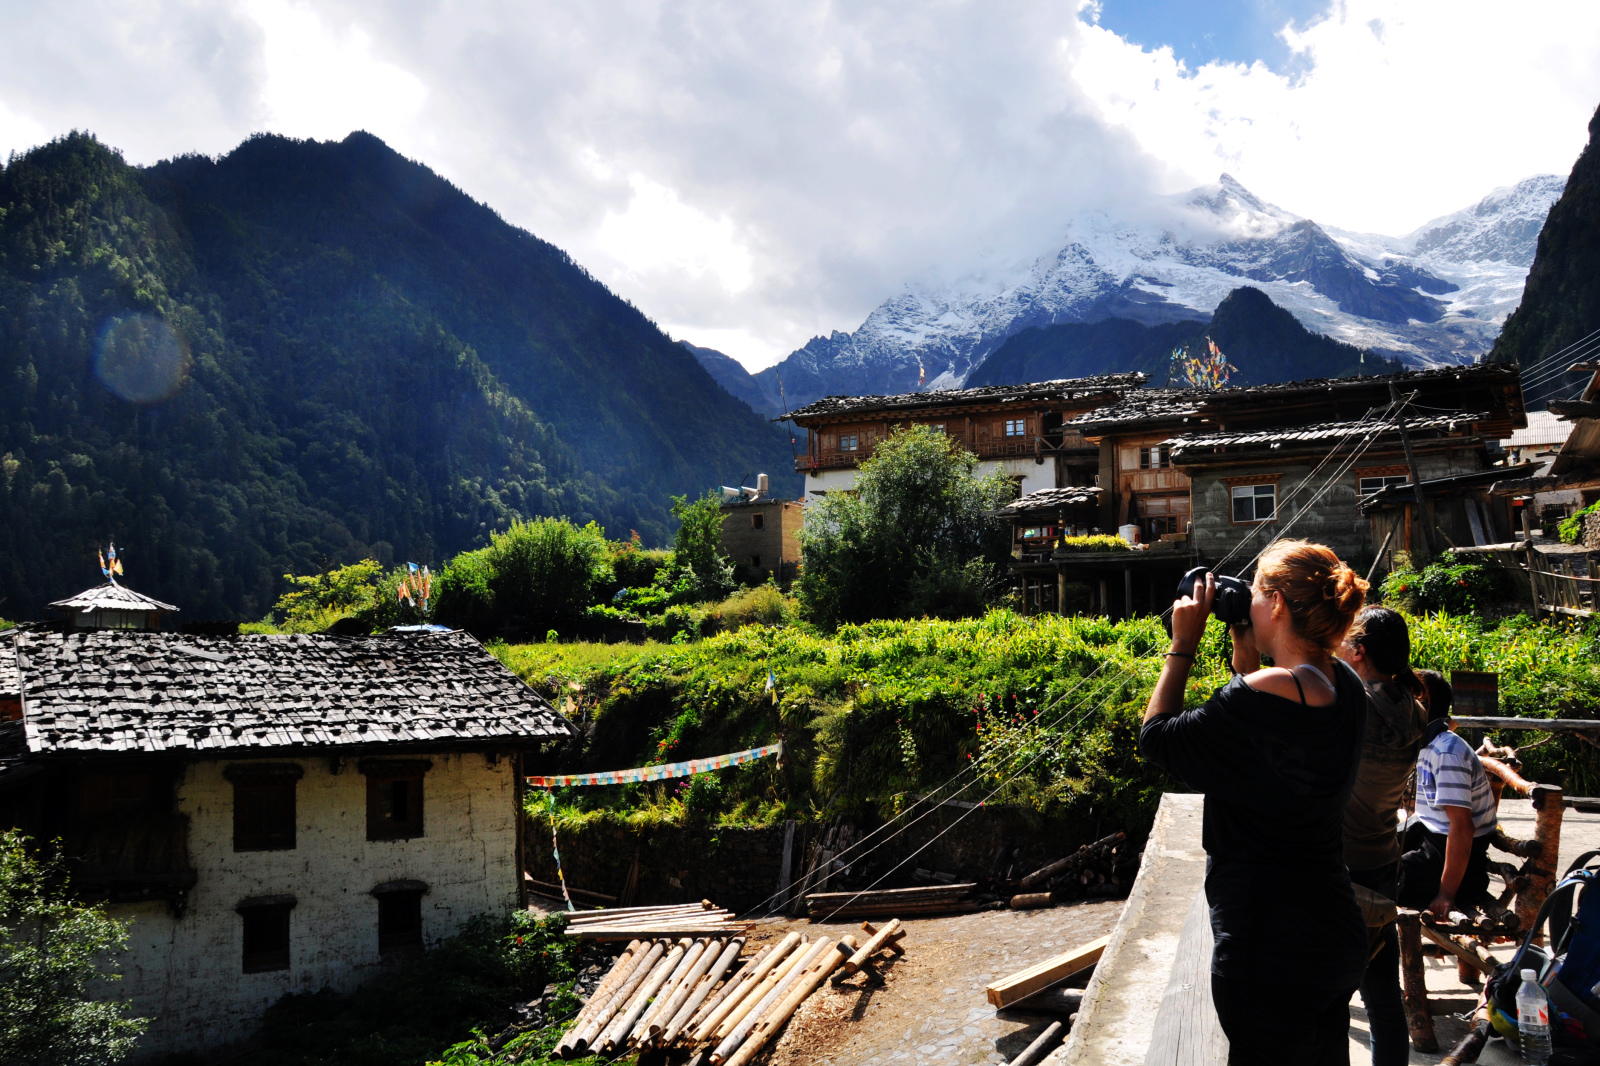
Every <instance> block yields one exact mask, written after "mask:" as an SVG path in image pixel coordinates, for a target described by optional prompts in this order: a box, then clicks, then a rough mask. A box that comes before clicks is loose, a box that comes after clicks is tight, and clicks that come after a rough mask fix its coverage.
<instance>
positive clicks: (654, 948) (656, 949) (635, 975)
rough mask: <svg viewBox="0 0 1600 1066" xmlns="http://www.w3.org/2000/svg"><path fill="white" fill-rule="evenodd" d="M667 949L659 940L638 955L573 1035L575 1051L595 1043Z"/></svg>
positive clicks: (571, 1044)
mask: <svg viewBox="0 0 1600 1066" xmlns="http://www.w3.org/2000/svg"><path fill="white" fill-rule="evenodd" d="M666 951H667V946H666V945H665V944H663V943H662V942H661V941H659V940H658V941H656V942H655V943H653V944H651V945H650V946H649V948H648V949H646V950H645V951H643V952H641V953H640V954H639V955H638V956H637V958H638V964H637V965H636V966H633V967H632V968H631V969H630V970H629V971H628V976H627V977H626V978H621V979H619V981H618V984H617V987H616V989H615V990H614V991H613V992H612V993H611V995H610V997H609V998H608V999H606V1000H605V1001H603V1002H602V1003H601V1004H600V1006H599V1007H597V1008H596V1009H595V1012H594V1014H592V1015H591V1016H590V1018H589V1020H588V1021H587V1022H586V1023H584V1026H583V1028H582V1029H579V1030H578V1032H577V1035H575V1036H573V1037H572V1040H571V1042H570V1043H569V1044H568V1046H569V1047H570V1048H572V1050H573V1051H583V1050H585V1049H586V1048H588V1047H589V1046H590V1045H591V1044H593V1043H594V1040H595V1037H597V1036H598V1035H599V1034H600V1033H601V1032H603V1031H604V1029H605V1027H606V1026H607V1025H608V1024H609V1023H610V1021H611V1019H612V1018H613V1017H614V1016H615V1015H616V1013H617V1011H619V1010H621V1009H622V1008H623V1006H624V1005H625V1004H626V1003H627V1002H628V1001H629V1000H630V999H632V998H633V993H634V992H635V991H636V990H637V989H638V987H639V985H641V984H642V983H643V982H644V981H645V980H646V979H647V978H648V977H649V976H650V972H651V971H652V970H654V969H655V967H656V964H657V963H659V962H660V961H661V957H662V956H663V955H665V954H666ZM591 998H592V997H591ZM569 1035H571V1034H569Z"/></svg>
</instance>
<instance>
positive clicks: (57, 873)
mask: <svg viewBox="0 0 1600 1066" xmlns="http://www.w3.org/2000/svg"><path fill="white" fill-rule="evenodd" d="M27 844H28V840H27V838H26V837H24V836H23V835H22V834H21V833H20V832H19V831H17V830H14V829H13V830H7V831H6V832H5V833H0V1062H5V1063H19V1064H20V1063H49V1064H51V1066H79V1064H81V1066H96V1064H99V1063H109V1062H115V1061H117V1060H118V1059H121V1058H123V1057H125V1056H126V1055H128V1054H129V1053H130V1052H131V1051H133V1049H134V1044H135V1042H136V1041H137V1040H138V1038H139V1034H140V1033H142V1032H144V1029H145V1025H146V1024H147V1023H146V1022H145V1020H144V1019H142V1018H125V1017H123V1012H124V1010H125V1009H126V1008H127V1004H125V1003H112V1002H105V1001H104V1000H103V998H100V997H93V998H92V997H91V995H90V988H91V986H93V985H97V984H99V983H100V982H102V981H116V980H120V979H121V975H120V974H118V973H117V972H116V962H115V956H116V954H117V953H119V952H121V951H122V950H124V949H125V948H126V947H127V944H128V925H127V923H126V922H119V921H117V920H116V919H114V918H111V917H109V916H108V915H107V914H106V912H105V908H104V907H100V906H84V905H82V904H80V903H77V902H75V901H74V900H73V899H72V898H71V897H70V896H69V895H68V893H67V882H66V877H65V874H64V873H63V871H62V869H61V868H60V863H59V862H58V861H50V862H40V861H39V860H38V859H37V858H35V857H34V856H33V855H31V854H30V853H29V851H28V847H27ZM101 959H106V960H108V962H109V966H108V967H107V968H106V969H105V970H102V969H101V967H100V965H99V961H100V960H101Z"/></svg>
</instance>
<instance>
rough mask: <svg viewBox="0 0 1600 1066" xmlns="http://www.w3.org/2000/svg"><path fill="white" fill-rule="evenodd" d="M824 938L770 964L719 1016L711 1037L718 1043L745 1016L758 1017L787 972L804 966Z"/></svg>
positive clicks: (737, 1025) (736, 1026)
mask: <svg viewBox="0 0 1600 1066" xmlns="http://www.w3.org/2000/svg"><path fill="white" fill-rule="evenodd" d="M826 939H827V938H826V937H824V938H822V939H820V940H813V941H811V942H810V943H806V944H801V945H800V946H799V947H796V948H795V949H794V951H793V952H791V953H790V955H789V957H788V958H787V959H784V960H783V961H782V962H781V963H779V964H778V965H777V966H774V967H773V968H772V972H771V973H769V974H767V976H766V978H765V979H763V980H762V982H761V983H760V984H758V985H756V986H755V987H754V988H752V989H750V990H749V991H748V992H747V993H746V994H745V996H744V998H743V999H741V1000H740V1001H739V1005H738V1006H737V1007H735V1008H733V1010H731V1011H729V1012H728V1016H727V1017H726V1018H724V1019H722V1024H721V1025H719V1026H717V1031H716V1032H714V1033H712V1034H711V1040H712V1041H714V1042H716V1043H718V1044H721V1043H723V1042H724V1041H726V1040H727V1039H728V1037H730V1036H731V1035H733V1033H735V1032H737V1031H738V1030H739V1029H741V1028H742V1027H743V1026H744V1023H745V1021H746V1020H747V1019H748V1020H751V1021H752V1022H753V1021H754V1020H756V1019H759V1017H760V1012H761V1010H762V1009H763V1004H765V1003H767V1002H768V1001H769V999H770V997H771V996H772V993H773V992H775V991H777V989H778V988H779V987H780V986H787V985H788V983H789V978H790V976H791V975H792V974H794V973H796V972H798V971H800V970H802V969H804V968H805V967H806V965H807V964H808V963H809V962H810V961H811V956H813V955H815V954H816V952H817V948H818V945H820V944H822V943H824V942H825V941H826Z"/></svg>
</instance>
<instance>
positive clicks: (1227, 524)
mask: <svg viewBox="0 0 1600 1066" xmlns="http://www.w3.org/2000/svg"><path fill="white" fill-rule="evenodd" d="M1392 397H1399V398H1401V399H1403V400H1405V401H1406V406H1405V409H1404V421H1405V423H1406V427H1407V433H1408V436H1410V438H1411V440H1410V443H1411V449H1410V450H1411V453H1412V455H1411V457H1410V458H1409V459H1408V457H1407V454H1406V452H1407V449H1406V442H1405V441H1404V440H1402V438H1401V435H1400V428H1399V426H1400V419H1399V418H1398V417H1396V412H1398V411H1399V410H1400V407H1399V405H1398V404H1396V403H1394V401H1393V399H1392ZM1526 423H1527V415H1526V411H1525V410H1524V406H1523V398H1522V388H1521V377H1520V373H1519V371H1518V370H1517V368H1516V367H1514V366H1510V365H1506V364H1484V365H1479V366H1470V367H1446V368H1440V369H1437V370H1422V371H1408V372H1405V373H1401V374H1394V375H1387V376H1382V377H1355V378H1324V379H1315V380H1310V381H1295V382H1286V383H1283V384H1277V385H1263V386H1257V387H1253V388H1245V389H1215V390H1210V389H1133V390H1129V391H1127V392H1126V393H1124V395H1123V396H1122V397H1121V398H1120V399H1118V400H1116V401H1114V402H1111V403H1108V404H1103V405H1101V406H1099V407H1097V408H1095V409H1094V410H1091V411H1087V412H1085V413H1084V414H1082V415H1079V416H1077V417H1076V418H1072V419H1067V420H1064V421H1063V422H1062V423H1061V424H1060V425H1059V427H1058V428H1057V432H1059V433H1060V434H1061V437H1060V438H1059V439H1060V441H1061V442H1062V443H1064V444H1070V446H1071V447H1073V448H1076V447H1077V446H1078V444H1079V442H1082V443H1084V444H1087V445H1089V446H1092V447H1094V448H1096V449H1097V459H1098V481H1097V484H1098V486H1099V488H1100V491H1099V492H1098V493H1096V494H1094V496H1093V497H1092V502H1091V498H1090V497H1089V496H1087V495H1084V496H1082V497H1074V498H1073V508H1072V509H1071V510H1070V513H1071V514H1073V515H1076V516H1079V517H1077V519H1076V522H1075V523H1074V522H1073V521H1072V520H1070V519H1068V518H1067V517H1066V515H1067V514H1068V513H1069V512H1068V511H1061V517H1060V518H1059V519H1058V521H1057V525H1058V527H1059V528H1060V529H1061V530H1063V531H1066V530H1067V529H1069V528H1070V527H1072V526H1073V525H1074V524H1076V525H1079V526H1082V525H1089V526H1090V527H1091V529H1090V531H1094V530H1095V529H1098V530H1104V531H1108V532H1109V531H1115V530H1117V529H1119V528H1120V529H1123V530H1124V531H1125V532H1127V533H1128V534H1129V539H1132V540H1135V541H1137V544H1136V545H1135V546H1134V548H1133V550H1131V551H1094V552H1083V551H1074V550H1071V549H1070V547H1066V548H1064V547H1063V546H1061V545H1060V544H1055V545H1054V546H1053V547H1052V549H1051V550H1050V551H1049V552H1043V551H1041V550H1031V551H1030V550H1023V549H1021V548H1019V550H1017V551H1015V552H1014V553H1013V559H1014V561H1013V564H1012V569H1013V573H1014V575H1015V577H1016V580H1017V586H1018V588H1019V591H1021V592H1022V593H1023V596H1024V599H1025V601H1026V602H1027V604H1028V606H1029V609H1030V610H1034V609H1048V608H1047V607H1046V604H1048V603H1051V602H1053V603H1054V604H1055V605H1056V606H1055V609H1057V610H1067V611H1073V610H1093V611H1096V612H1097V613H1106V614H1111V615H1116V616H1127V615H1131V614H1134V613H1140V612H1144V611H1149V612H1151V613H1157V612H1160V611H1162V610H1164V609H1165V608H1166V606H1167V605H1168V604H1169V603H1170V602H1171V599H1172V590H1173V588H1174V586H1175V585H1176V583H1177V578H1178V577H1179V576H1181V575H1182V573H1183V572H1184V571H1186V570H1188V569H1190V568H1191V567H1193V566H1197V565H1202V564H1211V565H1221V564H1223V563H1224V560H1226V564H1225V565H1224V569H1225V571H1226V572H1243V571H1246V570H1248V568H1249V563H1250V562H1251V560H1252V559H1253V557H1254V555H1255V553H1256V551H1257V550H1259V548H1260V547H1262V546H1264V545H1265V544H1266V543H1267V542H1269V541H1270V540H1271V539H1272V538H1273V537H1275V536H1279V535H1284V534H1285V533H1286V534H1287V535H1290V536H1296V537H1307V538H1310V539H1315V540H1321V541H1323V542H1324V543H1327V544H1328V545H1330V546H1331V547H1333V548H1334V550H1336V551H1338V552H1339V553H1340V554H1341V555H1342V556H1344V557H1345V558H1346V559H1348V560H1350V561H1351V562H1352V563H1361V564H1363V566H1362V568H1363V570H1365V569H1366V567H1367V566H1368V565H1370V564H1371V563H1372V561H1373V560H1374V559H1375V558H1376V557H1377V556H1378V555H1380V554H1381V555H1383V556H1384V560H1385V565H1386V566H1387V565H1392V562H1393V557H1394V555H1395V554H1396V553H1397V552H1398V551H1400V550H1405V549H1409V550H1412V551H1414V552H1426V551H1427V550H1428V547H1429V546H1430V545H1431V546H1433V547H1434V549H1435V550H1442V549H1444V548H1446V547H1448V546H1450V545H1452V544H1456V545H1459V544H1474V543H1484V542H1485V540H1482V539H1479V538H1485V539H1492V538H1494V537H1496V536H1498V535H1499V534H1501V533H1506V532H1508V531H1509V528H1510V524H1511V515H1510V511H1509V509H1507V508H1506V507H1505V506H1504V505H1503V504H1497V503H1496V502H1495V500H1494V498H1493V497H1491V496H1490V495H1489V494H1488V492H1487V490H1488V488H1489V487H1490V484H1491V482H1493V481H1494V480H1496V479H1497V478H1502V477H1508V476H1514V475H1515V473H1516V472H1517V471H1519V470H1520V468H1519V467H1515V466H1513V465H1511V464H1507V463H1506V462H1505V461H1504V457H1503V454H1502V452H1501V449H1500V447H1499V444H1498V440H1499V439H1500V438H1503V437H1506V436H1509V435H1510V433H1511V431H1512V430H1513V429H1516V428H1519V427H1521V426H1524V425H1526ZM1047 446H1048V444H1047ZM1413 469H1415V472H1416V474H1417V479H1418V480H1420V481H1421V483H1422V489H1421V492H1420V497H1419V494H1418V493H1417V491H1416V490H1415V489H1414V488H1413V486H1412V481H1413V477H1412V472H1413ZM1058 502H1059V501H1057V500H1054V499H1052V498H1050V497H1049V496H1048V495H1041V494H1038V493H1030V494H1027V495H1025V496H1024V497H1023V498H1022V499H1019V500H1018V501H1017V502H1016V503H1015V504H1013V505H1012V507H1011V508H1009V509H1007V510H1006V511H1005V512H1003V513H1005V515H1006V517H1009V518H1010V519H1011V520H1012V523H1013V529H1014V535H1015V536H1017V537H1019V538H1020V537H1021V532H1020V531H1024V530H1029V529H1031V530H1035V531H1038V530H1042V529H1047V528H1049V523H1047V522H1046V521H1045V520H1044V519H1045V517H1047V515H1048V514H1049V512H1050V510H1051V508H1052V507H1053V506H1055V505H1056V504H1057V503H1058ZM1090 509H1093V510H1094V511H1095V512H1096V515H1095V518H1094V519H1093V520H1092V521H1091V520H1090V519H1089V518H1088V517H1087V515H1088V514H1089V511H1090ZM1128 527H1132V529H1128ZM1025 539H1026V538H1023V540H1025ZM1045 539H1046V538H1044V537H1043V535H1042V534H1041V535H1038V536H1036V538H1035V541H1034V542H1035V543H1042V542H1043V541H1044V540H1045ZM1052 539H1053V540H1054V541H1057V542H1059V541H1060V540H1061V539H1062V538H1061V536H1060V535H1059V534H1057V535H1056V536H1055V537H1053V538H1052ZM1021 543H1022V540H1019V545H1020V544H1021ZM1052 586H1053V587H1054V592H1053V593H1052V592H1050V591H1048V590H1049V589H1050V588H1051V587H1052Z"/></svg>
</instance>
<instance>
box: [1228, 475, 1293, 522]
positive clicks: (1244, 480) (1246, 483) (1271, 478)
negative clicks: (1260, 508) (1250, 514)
mask: <svg viewBox="0 0 1600 1066" xmlns="http://www.w3.org/2000/svg"><path fill="white" fill-rule="evenodd" d="M1279 478H1280V475H1278V474H1271V475H1259V474H1258V475H1255V476H1252V477H1241V478H1225V479H1223V480H1224V483H1225V484H1227V486H1228V524H1229V525H1235V526H1260V525H1265V524H1266V523H1268V522H1276V521H1277V520H1278V503H1279V500H1278V481H1279ZM1258 485H1271V486H1272V517H1270V518H1244V519H1241V518H1236V517H1234V514H1235V512H1234V508H1233V501H1234V499H1235V497H1234V490H1235V489H1242V488H1251V487H1255V486H1258ZM1256 498H1257V499H1259V497H1256Z"/></svg>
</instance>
